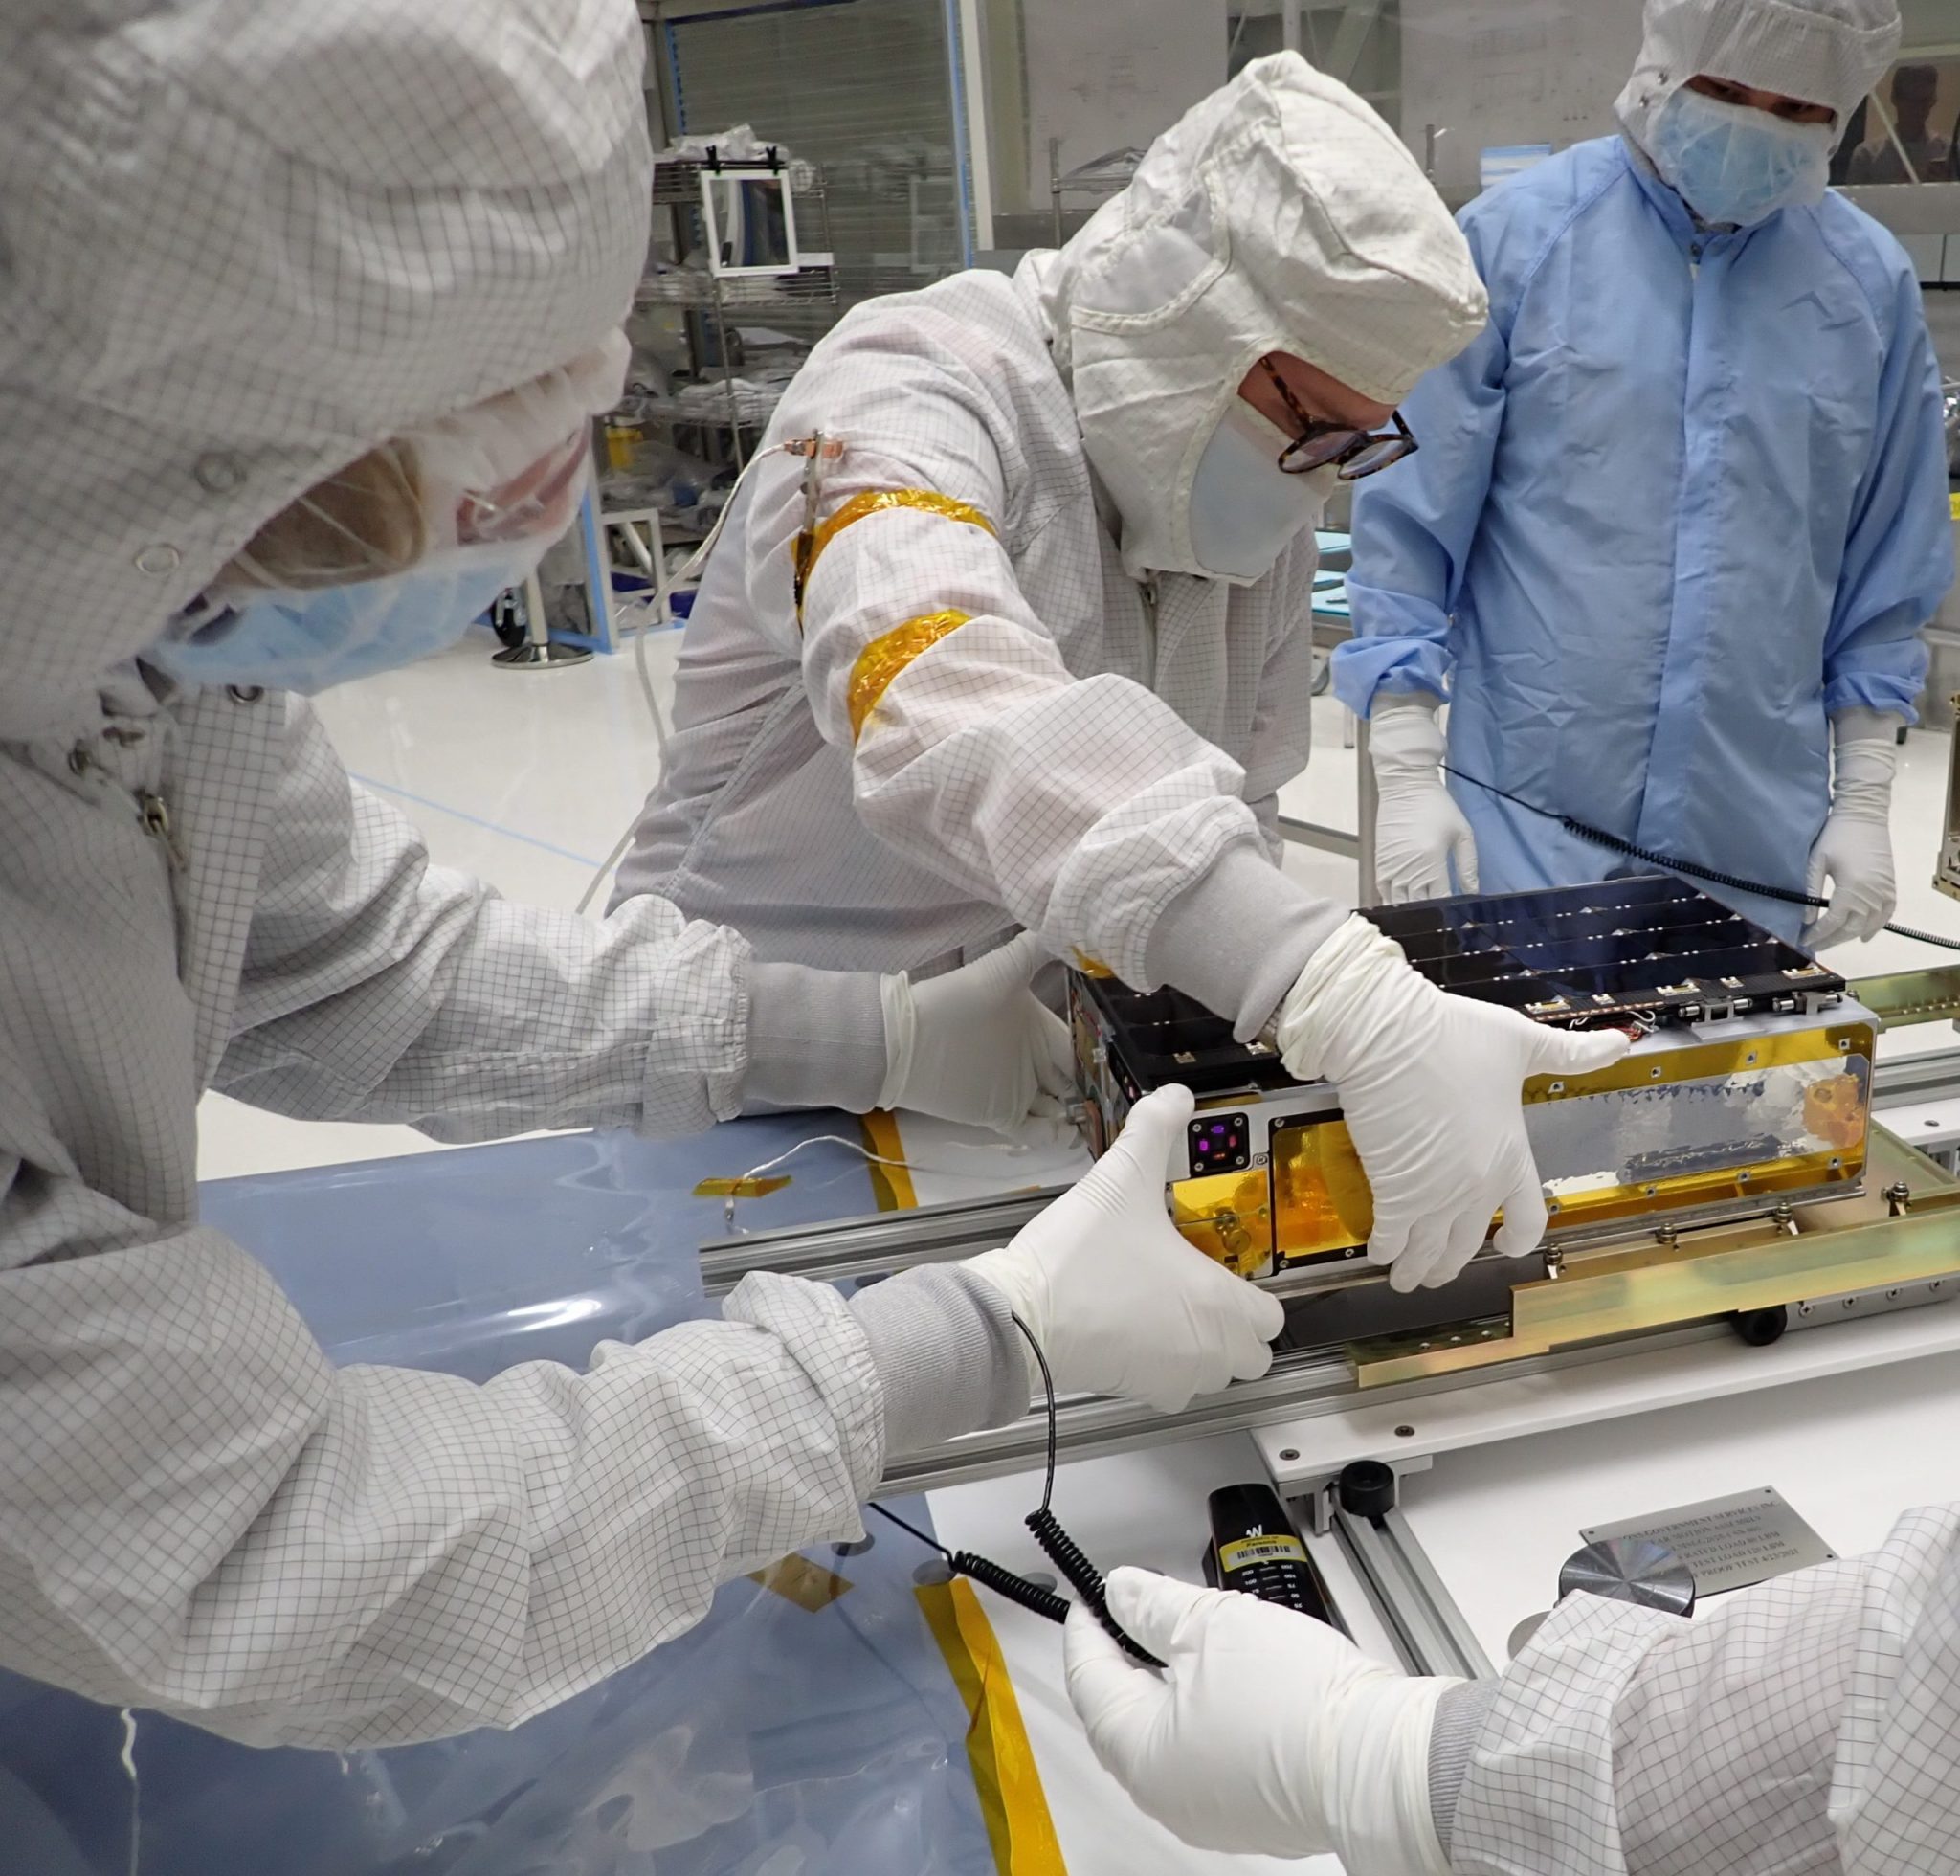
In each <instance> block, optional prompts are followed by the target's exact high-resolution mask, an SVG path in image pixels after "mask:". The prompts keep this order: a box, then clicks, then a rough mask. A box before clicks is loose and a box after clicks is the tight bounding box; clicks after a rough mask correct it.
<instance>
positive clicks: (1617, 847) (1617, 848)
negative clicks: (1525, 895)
mask: <svg viewBox="0 0 1960 1876" xmlns="http://www.w3.org/2000/svg"><path fill="white" fill-rule="evenodd" d="M1442 769H1443V773H1444V774H1446V775H1454V776H1455V777H1456V778H1457V779H1458V780H1459V782H1468V783H1469V784H1470V786H1471V787H1472V788H1481V789H1482V790H1483V791H1484V793H1487V794H1495V795H1497V796H1498V797H1499V798H1500V799H1502V800H1504V801H1508V802H1510V803H1511V805H1512V806H1513V807H1517V808H1523V809H1524V810H1525V812H1526V814H1530V815H1539V816H1540V817H1541V818H1542V819H1545V820H1554V821H1557V822H1558V824H1559V825H1560V826H1561V827H1562V828H1564V829H1565V831H1566V832H1567V833H1568V834H1570V835H1574V836H1576V837H1577V838H1579V839H1581V840H1590V841H1592V842H1593V845H1594V846H1597V847H1607V848H1610V849H1611V850H1612V851H1613V852H1615V853H1618V854H1624V855H1626V857H1627V858H1628V859H1629V860H1639V861H1641V862H1642V863H1643V864H1645V865H1648V866H1659V867H1660V868H1662V869H1663V870H1664V871H1666V872H1669V873H1684V874H1686V875H1687V877H1688V878H1689V879H1691V880H1705V881H1706V882H1708V883H1709V884H1710V885H1717V886H1726V887H1727V888H1728V889H1729V890H1730V891H1731V892H1749V893H1754V894H1755V895H1756V896H1757V897H1758V898H1760V899H1775V900H1780V901H1781V902H1782V903H1783V904H1784V905H1807V906H1809V907H1810V908H1811V909H1812V910H1813V911H1823V910H1825V909H1827V908H1828V907H1829V905H1830V904H1831V902H1830V901H1829V900H1828V899H1820V898H1818V897H1817V895H1816V894H1815V893H1814V892H1794V891H1793V890H1792V889H1791V888H1790V887H1789V886H1772V885H1766V884H1765V883H1764V882H1762V881H1761V880H1746V879H1744V878H1743V877H1742V876H1741V875H1740V874H1737V873H1722V872H1718V871H1717V870H1716V869H1715V868H1714V867H1712V866H1703V865H1701V864H1699V863H1698V862H1696V861H1695V860H1682V859H1681V858H1680V857H1679V856H1677V855H1675V854H1667V853H1661V852H1659V850H1657V849H1656V848H1653V847H1642V846H1639V845H1637V844H1636V843H1635V842H1634V841H1632V840H1623V839H1621V838H1620V837H1619V836H1618V835H1617V834H1609V833H1608V832H1607V831H1606V830H1605V829H1604V828H1603V827H1594V826H1593V825H1592V824H1591V823H1590V822H1588V821H1582V820H1580V819H1578V818H1577V817H1576V816H1574V815H1560V814H1555V813H1553V812H1552V810H1551V809H1549V808H1541V807H1539V805H1538V804H1537V803H1536V802H1535V801H1526V799H1525V797H1524V796H1523V795H1521V794H1513V793H1511V792H1510V790H1509V789H1503V788H1499V787H1498V785H1497V784H1496V783H1495V782H1486V781H1484V780H1483V779H1482V778H1481V776H1478V775H1466V774H1465V773H1464V772H1463V771H1462V770H1460V769H1455V768H1452V767H1451V766H1450V764H1448V763H1447V762H1446V763H1444V764H1443V765H1442ZM1884 929H1885V930H1887V931H1889V932H1891V933H1892V934H1893V935H1894V936H1895V937H1899V938H1910V939H1912V940H1914V941H1915V942H1916V943H1918V944H1922V945H1937V946H1938V947H1940V949H1943V950H1949V951H1960V938H1942V937H1941V936H1940V935H1939V933H1938V932H1936V931H1921V930H1919V929H1918V928H1917V927H1914V926H1909V925H1887V926H1886V927H1884Z"/></svg>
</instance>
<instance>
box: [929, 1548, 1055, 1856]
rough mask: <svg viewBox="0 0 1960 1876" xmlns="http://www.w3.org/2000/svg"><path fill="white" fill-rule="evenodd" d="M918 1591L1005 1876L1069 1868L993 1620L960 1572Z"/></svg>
mask: <svg viewBox="0 0 1960 1876" xmlns="http://www.w3.org/2000/svg"><path fill="white" fill-rule="evenodd" d="M914 1594H915V1595H916V1596H917V1597H918V1598H919V1606H920V1607H921V1608H922V1609H923V1610H924V1612H925V1620H926V1623H927V1625H928V1626H929V1627H930V1628H931V1630H932V1639H933V1640H934V1641H935V1642H938V1643H939V1651H940V1653H941V1654H942V1655H944V1656H945V1657H946V1664H947V1668H948V1670H949V1671H950V1672H951V1674H952V1677H953V1686H955V1687H956V1688H958V1690H959V1695H960V1699H961V1701H962V1702H963V1703H964V1705H965V1706H966V1709H967V1718H968V1722H969V1724H968V1728H967V1758H968V1761H969V1763H970V1764H971V1766H972V1768H973V1784H974V1788H975V1790H976V1791H977V1792H978V1794H979V1798H980V1815H981V1816H982V1817H983V1818H985V1819H986V1820H987V1839H988V1842H989V1843H991V1844H992V1846H993V1863H994V1867H995V1868H996V1869H998V1870H999V1871H1000V1876H1068V1865H1066V1864H1064V1863H1063V1862H1062V1860H1061V1844H1060V1843H1058V1841H1057V1838H1056V1835H1055V1820H1054V1819H1053V1818H1052V1817H1050V1815H1049V1812H1048V1799H1047V1798H1046V1797H1045V1796H1044V1795H1043V1793H1042V1790H1041V1775H1040V1773H1039V1772H1038V1771H1037V1770H1036V1766H1035V1753H1034V1749H1033V1747H1031V1746H1030V1745H1029V1744H1028V1730H1027V1728H1026V1726H1025V1725H1023V1724H1022V1721H1021V1707H1020V1702H1019V1701H1017V1700H1016V1699H1015V1698H1014V1689H1013V1682H1012V1681H1010V1680H1009V1679H1008V1672H1007V1663H1006V1661H1004V1660H1003V1659H1002V1657H1001V1652H1000V1643H999V1642H998V1641H997V1640H996V1639H995V1638H994V1633H993V1628H992V1624H991V1623H990V1622H989V1621H988V1619H987V1615H986V1612H985V1611H984V1610H983V1609H982V1608H981V1607H980V1601H979V1598H978V1597H976V1596H975V1595H974V1594H973V1591H972V1587H971V1585H969V1584H968V1583H965V1582H962V1581H960V1580H959V1579H958V1578H955V1579H954V1580H953V1581H952V1582H950V1583H935V1584H932V1585H929V1586H928V1587H926V1588H924V1589H921V1590H917V1591H915V1592H914Z"/></svg>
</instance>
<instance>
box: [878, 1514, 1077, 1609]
mask: <svg viewBox="0 0 1960 1876" xmlns="http://www.w3.org/2000/svg"><path fill="white" fill-rule="evenodd" d="M871 1508H872V1509H873V1510H874V1511H876V1512H877V1513H878V1515H879V1516H880V1517H881V1518H884V1519H886V1520H887V1521H889V1522H890V1523H892V1524H895V1525H897V1526H898V1528H899V1529H900V1530H902V1531H904V1532H905V1533H906V1534H907V1535H908V1536H912V1537H916V1538H917V1539H918V1540H919V1541H920V1543H922V1544H924V1546H925V1548H926V1549H927V1550H929V1551H937V1552H939V1553H940V1555H941V1556H943V1557H944V1558H945V1559H946V1564H947V1569H948V1570H950V1571H951V1572H952V1573H953V1575H955V1576H970V1577H972V1579H973V1580H974V1581H975V1582H976V1583H985V1584H986V1585H987V1587H988V1588H989V1589H991V1591H993V1593H994V1594H995V1595H996V1596H1004V1597H1007V1599H1008V1600H1009V1601H1010V1602H1017V1603H1019V1604H1020V1606H1021V1607H1022V1608H1023V1609H1026V1610H1029V1611H1031V1612H1032V1613H1033V1614H1035V1615H1036V1616H1040V1617H1042V1618H1043V1619H1046V1620H1048V1621H1051V1622H1065V1621H1067V1620H1068V1599H1067V1597H1059V1596H1057V1595H1056V1593H1055V1592H1054V1591H1053V1590H1050V1589H1044V1588H1042V1586H1041V1585H1040V1584H1039V1583H1031V1582H1029V1580H1028V1579H1027V1578H1026V1577H1025V1576H1016V1575H1014V1573H1013V1571H1012V1570H1010V1569H1009V1568H1008V1567H1007V1566H1006V1565H1005V1564H1004V1563H995V1562H994V1561H993V1559H992V1558H991V1557H983V1556H981V1555H980V1554H979V1553H978V1552H975V1551H949V1550H947V1547H946V1546H945V1545H944V1544H942V1543H941V1542H940V1541H939V1539H938V1538H936V1537H929V1536H927V1535H926V1533H925V1532H924V1531H923V1530H920V1529H919V1527H918V1526H917V1525H915V1524H911V1523H908V1522H907V1521H906V1520H905V1519H903V1518H902V1517H900V1516H899V1514H898V1513H897V1512H896V1511H889V1510H887V1509H886V1508H884V1507H883V1506H882V1505H880V1504H878V1503H876V1502H875V1501H874V1502H873V1504H872V1507H871Z"/></svg>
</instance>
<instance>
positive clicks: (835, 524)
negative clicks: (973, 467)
mask: <svg viewBox="0 0 1960 1876" xmlns="http://www.w3.org/2000/svg"><path fill="white" fill-rule="evenodd" d="M894 508H912V509H916V510H917V511H918V512H919V513H921V514H925V515H938V516H940V517H942V518H943V519H944V520H947V521H957V522H964V523H965V524H966V525H967V526H969V527H979V528H984V529H985V530H986V531H987V532H988V533H989V534H992V535H993V536H994V538H995V539H996V540H997V539H998V538H999V535H998V532H997V531H996V529H995V528H994V525H993V524H992V523H991V521H989V520H988V519H987V517H986V516H985V515H983V514H982V513H981V512H980V510H979V509H978V508H976V507H974V506H973V504H972V503H969V502H958V501H955V500H954V499H953V498H952V497H951V496H950V495H940V494H937V493H936V492H935V491H933V490H932V489H929V488H868V489H866V490H865V491H864V493H863V494H861V495H854V496H853V497H852V498H851V499H850V501H848V502H846V503H844V505H843V506H842V507H841V508H839V509H838V510H837V511H836V513H835V514H833V515H826V516H825V517H824V518H823V520H822V521H820V522H818V523H817V525H816V526H815V527H814V528H813V529H812V530H811V535H810V546H809V548H808V549H807V550H806V551H805V553H804V556H803V565H802V569H801V571H802V574H803V585H804V588H805V590H806V591H807V590H808V589H809V586H810V581H811V576H812V575H813V574H814V573H815V571H816V563H817V562H818V561H819V560H821V559H822V558H823V550H824V549H825V548H826V547H829V546H830V544H831V543H832V542H833V541H835V539H836V538H837V536H838V535H839V534H841V533H842V532H843V531H844V530H845V528H847V527H850V526H853V525H856V524H857V523H858V522H860V521H862V520H863V519H864V518H865V516H866V515H881V514H885V513H887V512H888V511H889V510H891V509H894Z"/></svg>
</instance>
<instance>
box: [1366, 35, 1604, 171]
mask: <svg viewBox="0 0 1960 1876" xmlns="http://www.w3.org/2000/svg"><path fill="white" fill-rule="evenodd" d="M1639 44H1640V5H1639V0H1402V113H1401V116H1402V136H1403V139H1404V141H1405V142H1406V143H1407V144H1408V145H1409V146H1410V148H1411V149H1413V150H1414V152H1415V154H1416V156H1417V157H1418V158H1419V157H1420V156H1421V155H1422V153H1423V126H1424V125H1425V124H1429V123H1436V124H1440V125H1442V126H1444V127H1445V128H1446V129H1447V131H1448V133H1449V134H1448V135H1447V136H1445V137H1444V138H1443V139H1442V140H1441V141H1440V142H1439V143H1438V144H1437V166H1436V174H1437V188H1439V189H1440V190H1442V192H1443V194H1444V195H1445V196H1447V197H1449V198H1450V199H1451V200H1452V201H1460V200H1463V199H1465V198H1467V197H1468V196H1470V195H1473V194H1475V193H1476V191H1477V189H1478V152H1479V151H1480V150H1481V149H1483V148H1484V147H1485V146H1487V145H1500V144H1550V145H1552V146H1553V147H1554V148H1557V149H1563V148H1564V147H1565V146H1566V145H1568V144H1575V143H1579V142H1581V141H1582V140H1583V139H1585V138H1588V137H1599V136H1604V135H1605V134H1606V133H1607V132H1609V131H1611V130H1612V129H1613V128H1614V116H1613V101H1614V100H1615V98H1616V97H1618V95H1619V91H1620V87H1621V86H1622V85H1623V84H1625V83H1626V80H1627V74H1628V73H1629V72H1631V71H1632V70H1633V65H1634V55H1635V53H1636V52H1637V50H1638V49H1639Z"/></svg>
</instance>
